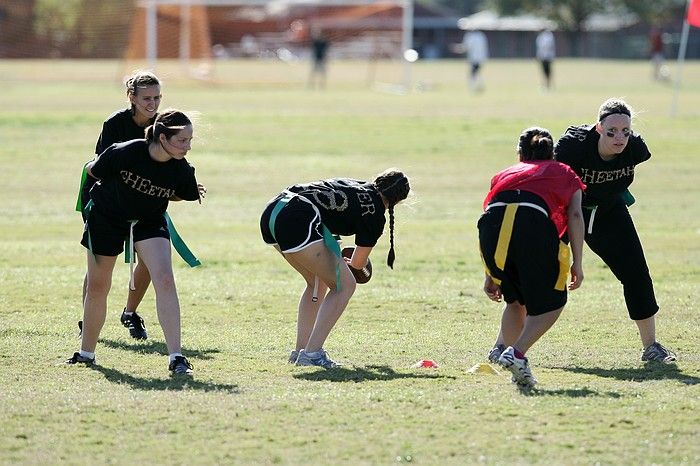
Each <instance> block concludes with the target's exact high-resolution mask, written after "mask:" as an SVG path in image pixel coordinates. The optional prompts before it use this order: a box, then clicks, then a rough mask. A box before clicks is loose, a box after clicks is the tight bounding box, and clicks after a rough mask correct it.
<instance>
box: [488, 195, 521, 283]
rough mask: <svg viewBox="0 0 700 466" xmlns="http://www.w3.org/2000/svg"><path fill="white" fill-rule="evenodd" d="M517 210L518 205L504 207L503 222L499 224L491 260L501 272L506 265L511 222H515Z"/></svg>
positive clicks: (511, 227)
mask: <svg viewBox="0 0 700 466" xmlns="http://www.w3.org/2000/svg"><path fill="white" fill-rule="evenodd" d="M517 210H518V204H508V205H507V206H506V211H505V213H504V214H503V222H501V230H500V231H499V232H498V243H496V253H495V254H494V257H493V259H494V260H495V261H496V267H498V268H499V269H501V270H504V267H505V265H506V256H507V255H508V246H509V245H510V237H511V236H512V235H513V222H514V221H515V212H516V211H517Z"/></svg>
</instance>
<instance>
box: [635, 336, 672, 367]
mask: <svg viewBox="0 0 700 466" xmlns="http://www.w3.org/2000/svg"><path fill="white" fill-rule="evenodd" d="M675 360H676V355H675V354H674V353H672V352H671V351H669V350H667V349H666V348H664V346H663V345H662V344H661V343H659V342H658V341H655V342H654V343H652V344H651V345H649V346H647V347H646V348H645V349H644V351H643V352H642V361H656V362H666V363H668V362H675Z"/></svg>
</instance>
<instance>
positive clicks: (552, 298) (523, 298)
mask: <svg viewBox="0 0 700 466" xmlns="http://www.w3.org/2000/svg"><path fill="white" fill-rule="evenodd" d="M497 202H506V203H522V202H525V203H530V204H535V205H537V206H539V207H541V208H542V209H544V210H545V211H546V210H547V206H546V204H545V202H544V201H543V200H542V199H541V198H540V197H539V196H536V195H534V194H532V193H528V192H525V191H520V192H516V191H508V192H506V193H500V194H499V195H498V196H496V197H495V198H494V200H493V201H492V203H491V204H494V203H497ZM505 211H506V207H505V206H493V207H490V208H489V209H488V210H487V211H486V212H484V213H483V214H482V216H481V218H480V219H479V223H478V228H479V245H480V247H481V254H482V257H483V259H484V264H485V265H486V267H487V269H488V273H489V275H491V276H492V277H493V278H495V279H497V280H500V281H501V291H502V293H503V298H504V299H505V301H506V302H507V303H512V302H514V301H518V302H519V303H520V304H523V305H525V306H526V307H527V313H528V315H541V314H545V313H547V312H551V311H554V310H556V309H559V308H560V307H563V306H564V305H565V304H566V299H567V294H566V281H567V273H568V270H569V249H568V247H567V246H566V245H564V243H562V242H561V241H559V237H558V235H557V229H556V227H555V226H554V223H553V222H552V221H551V220H550V219H549V216H548V215H547V214H545V213H544V212H542V211H541V210H538V209H537V208H533V207H527V206H524V205H519V206H518V208H517V211H516V213H515V219H514V221H513V229H512V233H511V237H510V242H509V244H508V248H507V252H506V255H505V265H504V267H503V269H500V268H499V267H498V265H496V257H495V256H496V249H497V246H498V240H499V235H500V232H501V226H502V225H503V220H504V214H505Z"/></svg>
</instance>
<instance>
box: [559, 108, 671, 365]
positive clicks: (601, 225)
mask: <svg viewBox="0 0 700 466" xmlns="http://www.w3.org/2000/svg"><path fill="white" fill-rule="evenodd" d="M633 115H634V112H633V110H632V108H631V107H630V106H629V105H628V104H627V103H626V102H625V101H624V100H621V99H614V98H613V99H608V100H606V101H605V102H603V104H602V105H601V106H600V109H599V111H598V121H597V123H596V124H594V125H581V126H570V127H569V128H567V130H566V132H565V133H564V135H563V136H562V137H561V139H559V142H558V143H557V146H556V148H555V149H554V152H555V156H556V159H557V160H558V161H560V162H562V163H565V164H567V165H569V166H570V167H571V168H573V169H574V171H575V172H576V174H578V176H580V177H581V180H582V181H583V182H584V183H585V184H586V186H587V188H586V192H585V195H584V198H583V208H584V209H583V212H584V218H585V223H586V237H585V239H586V244H588V246H589V247H590V248H591V250H592V251H593V252H595V253H596V254H597V255H598V256H599V257H600V258H601V259H602V260H603V261H604V262H605V264H606V265H607V266H608V267H610V270H611V271H612V273H613V274H614V275H615V277H617V279H618V280H619V281H620V282H621V283H622V287H623V293H624V296H625V303H626V304H627V312H628V313H629V316H630V318H631V319H632V320H634V321H635V323H636V324H637V327H638V328H639V336H640V338H641V340H642V345H643V348H644V349H643V351H642V361H659V362H664V363H668V362H673V361H675V360H676V357H675V355H674V354H673V353H672V352H670V351H669V350H668V349H666V348H665V347H664V346H662V345H661V344H660V343H659V342H657V341H656V321H655V316H656V313H657V311H658V310H659V306H658V304H657V303H656V297H655V296H654V286H653V283H652V280H651V276H650V274H649V268H648V266H647V263H646V259H645V258H644V251H643V249H642V243H641V241H640V240H639V236H638V235H637V230H636V229H635V227H634V223H633V222H632V217H631V216H630V214H629V211H628V209H627V208H628V206H630V205H632V203H634V198H633V197H632V195H631V194H630V192H629V191H628V190H627V188H628V187H629V186H630V184H632V181H633V180H634V172H635V167H636V166H637V165H638V164H640V163H642V162H645V161H647V160H649V158H650V157H651V153H650V152H649V148H648V147H647V145H646V143H645V142H644V139H642V137H641V136H640V135H638V134H635V133H634V132H633V131H632V117H633Z"/></svg>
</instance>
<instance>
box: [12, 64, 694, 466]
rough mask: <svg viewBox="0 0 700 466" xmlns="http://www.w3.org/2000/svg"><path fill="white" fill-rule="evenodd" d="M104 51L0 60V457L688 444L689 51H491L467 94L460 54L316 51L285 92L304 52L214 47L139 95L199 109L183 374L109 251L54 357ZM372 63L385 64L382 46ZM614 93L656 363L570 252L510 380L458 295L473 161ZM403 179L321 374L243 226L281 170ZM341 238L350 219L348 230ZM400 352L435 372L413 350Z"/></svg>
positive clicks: (389, 456)
mask: <svg viewBox="0 0 700 466" xmlns="http://www.w3.org/2000/svg"><path fill="white" fill-rule="evenodd" d="M124 68H125V65H124V64H122V63H117V62H67V61H66V62H64V61H55V62H54V61H51V62H47V61H0V83H1V84H2V85H3V105H2V108H0V135H1V136H2V146H3V147H2V150H1V151H0V162H1V164H2V165H1V166H2V172H0V181H1V182H2V186H3V191H2V192H3V197H4V200H5V202H4V203H3V204H2V205H0V243H1V244H2V254H0V364H2V366H1V367H2V370H0V380H1V381H0V464H42V463H43V464H54V463H68V464H95V463H98V464H100V463H101V464H105V463H109V464H115V463H116V464H135V463H138V462H141V463H146V464H252V463H255V464H260V463H263V464H272V463H274V464H277V463H279V464H330V463H333V464H353V465H354V464H392V463H405V462H407V461H409V457H410V460H411V461H412V462H414V463H416V464H474V463H484V464H530V463H532V464H595V463H599V464H694V463H698V462H700V443H698V441H697V439H698V435H699V434H700V424H699V423H698V415H697V413H698V412H699V410H700V384H699V383H698V382H700V357H699V356H698V354H700V336H699V335H700V324H699V322H700V321H699V320H698V318H697V304H696V301H695V300H696V299H697V295H698V292H699V291H700V290H699V287H698V284H699V283H700V266H699V265H698V263H700V249H699V248H698V247H697V244H698V237H699V236H700V207H698V203H697V202H698V199H700V196H699V195H700V188H699V187H698V180H699V179H700V178H699V177H698V159H697V141H698V123H699V122H700V90H698V88H697V86H696V85H695V84H696V83H697V82H700V65H699V64H696V63H688V64H686V66H685V68H684V70H683V73H684V83H685V84H684V86H683V89H682V91H681V94H680V99H679V106H678V115H677V116H676V118H669V111H670V107H671V99H672V95H673V89H672V87H671V86H670V85H662V84H658V83H654V82H652V81H651V79H650V74H651V70H650V69H649V65H648V63H643V62H614V61H565V60H561V61H558V62H557V63H556V64H555V76H556V82H557V89H556V91H555V92H552V93H547V94H543V93H540V92H539V91H538V79H539V75H538V73H539V70H538V68H537V65H536V64H535V63H534V62H531V61H491V62H489V63H488V64H487V65H486V67H485V69H484V73H485V79H486V83H487V90H486V92H485V93H483V94H480V95H471V94H469V93H467V92H466V85H465V80H464V75H465V72H466V66H465V64H464V63H462V62H461V61H446V62H424V63H418V64H417V65H416V66H415V67H414V68H413V70H412V78H413V80H414V82H416V83H417V82H421V85H422V87H423V88H429V90H428V91H425V92H411V93H409V94H408V95H396V94H391V93H384V92H380V91H376V90H372V89H369V88H367V87H366V86H365V79H366V76H367V73H368V70H367V65H366V64H365V63H361V62H355V63H353V62H348V63H338V62H334V63H331V64H330V76H329V88H328V89H327V90H326V91H325V92H311V91H307V90H306V89H305V88H304V81H305V78H306V73H307V71H308V69H307V64H306V63H295V64H289V65H283V64H278V63H273V62H260V63H255V62H231V63H227V64H217V66H216V68H215V69H214V71H213V73H212V75H211V79H212V81H211V82H208V83H207V82H203V81H197V80H191V79H185V78H182V77H181V76H180V75H179V71H178V67H177V64H176V63H173V64H167V63H166V64H164V65H163V67H162V68H160V69H159V70H158V71H159V73H160V74H161V75H162V76H164V77H165V84H164V89H163V90H164V106H174V107H178V108H183V109H185V110H197V111H200V112H201V115H200V116H199V119H198V120H199V121H198V125H197V127H196V130H195V132H196V134H195V136H196V138H197V139H196V142H195V147H194V149H193V151H192V153H191V156H190V157H189V160H190V161H191V162H192V163H193V164H194V165H195V166H196V167H197V174H198V177H199V179H200V180H201V181H202V182H203V183H205V184H206V185H207V187H208V189H209V196H208V198H207V200H206V201H205V202H204V204H203V205H202V206H199V205H197V204H192V203H178V204H176V205H173V206H172V207H171V209H170V210H171V215H172V217H173V219H174V221H175V223H176V225H177V226H178V229H179V230H180V232H181V234H182V235H183V237H184V238H185V239H186V240H187V242H188V244H189V245H190V246H191V248H192V249H193V250H194V251H195V252H196V253H197V255H198V256H199V257H200V259H201V260H202V262H203V266H202V267H199V268H196V269H189V268H187V267H186V266H185V264H184V263H183V262H181V261H179V259H176V261H175V265H176V278H177V281H178V289H179V295H180V300H181V304H182V319H183V345H184V352H185V354H186V355H187V356H189V357H190V358H191V360H192V362H193V363H194V365H195V370H196V376H195V377H194V379H193V380H190V381H182V380H173V379H170V378H169V377H168V373H167V370H166V365H167V358H166V356H165V354H166V349H165V345H164V341H163V335H162V332H161V330H160V328H159V326H158V324H157V318H156V315H155V309H154V298H153V292H152V291H149V294H148V295H147V297H146V300H145V301H144V303H143V305H142V307H141V309H142V314H143V315H144V317H145V319H146V323H147V325H148V330H149V333H150V339H149V340H148V341H147V342H146V343H135V342H134V341H133V340H130V339H129V338H128V335H127V332H126V330H125V329H124V328H122V327H121V326H120V325H119V322H118V316H119V311H120V309H121V308H122V307H123V305H124V301H125V297H126V284H127V275H128V267H126V266H125V265H123V264H119V265H118V266H117V268H116V269H115V274H114V283H113V288H112V293H111V295H110V300H109V311H108V320H107V323H106V325H105V327H104V329H103V331H102V335H101V339H100V342H99V344H98V348H97V354H98V362H99V364H100V365H99V366H97V367H95V368H93V369H87V368H81V367H66V366H63V365H61V364H60V362H61V361H62V360H63V359H65V358H67V357H68V356H69V355H70V354H71V353H72V352H73V351H75V350H76V349H77V348H78V345H79V340H78V339H77V338H76V334H77V332H76V330H77V328H76V325H75V324H76V321H77V320H78V319H79V318H80V316H81V308H80V287H81V283H82V277H83V274H84V269H85V252H84V250H83V248H82V247H81V246H80V245H79V244H78V241H79V238H80V233H81V224H80V219H79V215H78V214H77V213H76V212H73V210H72V208H73V206H74V202H75V195H76V191H77V184H78V175H79V172H80V168H81V166H82V164H83V163H84V162H85V161H87V160H88V159H89V158H90V157H91V154H92V152H93V150H94V145H95V140H96V138H97V135H98V133H99V130H100V125H101V122H102V121H103V120H104V118H105V117H106V116H107V115H108V114H109V113H111V112H112V111H114V110H115V109H117V108H120V107H121V106H122V105H124V103H125V97H124V95H123V91H122V87H121V85H120V83H119V80H118V78H117V77H118V76H120V75H121V74H123V73H124V72H125V71H126V70H125V69H124ZM376 75H377V78H378V79H379V80H382V81H385V82H387V83H392V82H393V83H395V82H398V80H399V79H400V78H401V68H400V66H399V65H398V64H396V63H393V64H392V63H380V64H379V65H378V68H377V71H376ZM610 96H621V97H624V98H626V99H627V100H628V101H629V102H630V103H631V104H632V105H633V106H634V107H635V108H636V109H637V110H638V111H640V115H639V117H638V119H637V122H636V128H637V129H638V130H639V131H640V132H641V133H642V134H643V135H644V136H645V138H646V140H647V142H648V144H649V146H650V148H651V150H652V153H653V157H652V159H651V161H649V162H647V163H645V164H643V165H641V166H640V167H639V168H638V170H637V179H636V181H635V183H634V185H633V189H632V191H633V193H634V195H635V197H636V198H637V204H636V205H635V206H634V207H632V214H633V216H634V219H635V222H636V224H637V226H638V229H639V231H640V233H641V237H642V241H643V243H644V245H645V252H646V256H647V259H648V262H649V265H650V268H651V271H652V276H653V277H654V283H655V287H656V291H657V298H658V300H659V302H660V304H661V313H660V314H659V319H658V333H659V338H660V339H661V340H662V341H663V342H664V343H665V344H667V345H668V346H670V347H671V348H673V349H675V350H676V351H677V352H678V353H679V362H678V364H677V366H668V367H651V368H648V367H645V366H644V365H643V364H642V363H641V362H640V361H639V354H640V343H639V339H638V336H637V333H636V327H635V326H634V324H633V323H632V322H630V321H629V319H628V317H627V313H626V310H625V307H624V301H623V298H622V292H621V287H620V285H619V283H617V282H616V280H615V279H614V278H613V276H612V275H611V273H610V271H609V270H608V269H607V268H606V267H605V266H604V264H602V262H601V261H600V260H599V259H598V258H597V257H595V256H594V255H593V254H591V253H590V251H588V250H586V253H587V254H586V257H585V259H584V260H585V263H584V264H585V272H586V280H585V282H584V285H583V288H582V289H581V290H579V291H577V292H575V293H572V294H571V296H570V300H569V305H568V306H567V309H566V310H565V311H564V313H563V314H562V317H561V318H560V320H559V322H558V323H557V324H556V325H555V327H554V328H553V329H552V330H551V331H550V332H549V333H548V334H547V335H545V337H544V338H543V339H542V340H541V341H540V342H538V344H537V345H535V347H534V348H533V349H532V350H531V352H530V353H529V355H530V358H531V361H532V364H533V369H534V371H535V373H536V375H537V376H538V379H539V380H540V386H539V387H540V388H538V389H537V390H535V391H533V392H531V393H529V394H525V393H520V392H518V391H517V390H516V389H515V388H514V387H513V386H512V385H511V384H510V382H509V377H507V376H506V375H505V373H503V371H501V374H500V375H499V376H495V375H486V374H469V373H467V372H466V369H468V368H470V367H471V366H473V365H475V364H477V363H481V362H483V361H484V356H485V353H486V351H487V350H488V349H489V348H490V345H491V344H492V343H493V340H494V337H495V334H496V332H497V329H498V324H499V318H500V312H499V311H500V309H499V306H498V305H495V304H494V303H492V302H490V301H488V300H487V299H486V297H485V296H484V295H483V293H482V292H481V286H482V276H483V274H482V271H481V264H480V261H479V257H478V252H477V241H476V226H475V223H476V219H477V217H478V215H479V212H480V208H481V202H482V199H483V197H484V195H485V193H486V190H487V187H488V184H489V180H490V177H491V176H492V175H493V174H494V173H495V172H496V171H497V170H499V169H501V168H503V167H505V166H507V165H509V164H511V163H513V162H514V161H515V153H514V152H515V151H514V147H515V143H516V141H517V137H518V135H519V133H520V131H521V130H522V129H523V128H525V127H527V126H530V125H534V124H537V125H542V126H545V127H548V128H549V129H550V130H551V131H552V132H553V133H554V134H555V135H559V134H561V133H562V132H563V131H564V129H565V128H566V127H567V126H568V125H569V124H574V123H584V122H590V121H592V120H593V119H594V117H595V114H596V110H597V107H598V105H599V104H600V103H601V102H602V101H603V100H604V99H605V98H607V97H610ZM389 166H398V167H400V168H402V169H403V170H404V171H406V172H407V173H408V174H409V175H410V176H411V177H412V180H413V182H412V185H413V187H414V191H415V196H414V197H413V198H412V200H411V202H410V203H409V204H410V205H407V206H401V207H399V208H398V209H397V214H396V215H397V231H396V247H397V262H396V267H395V270H393V271H391V270H389V269H388V268H387V267H386V266H385V265H384V261H385V257H386V251H387V249H388V244H387V243H388V239H387V238H384V237H383V238H382V239H381V240H380V243H379V245H378V247H377V248H376V251H375V253H374V254H373V256H372V258H373V260H374V264H375V276H374V278H373V279H372V281H371V282H370V283H369V284H368V285H365V286H361V287H358V290H357V292H356V294H355V296H354V298H353V299H352V301H351V302H350V305H349V307H348V309H347V311H346V313H345V314H344V316H343V317H342V319H341V321H340V322H339V324H338V325H337V327H336V329H335V330H334V332H333V333H332V334H331V337H330V338H329V340H328V342H327V345H326V347H327V349H328V350H329V351H330V353H331V355H332V356H333V357H336V358H337V359H339V360H341V361H344V362H347V363H348V365H347V366H346V367H344V368H342V369H338V370H334V371H329V372H325V371H322V370H316V369H307V368H296V367H293V366H289V365H287V364H286V357H287V354H288V351H289V350H290V349H291V348H292V345H293V342H294V329H295V313H296V312H295V308H296V302H297V299H298V293H299V292H300V291H301V288H302V281H301V279H300V277H298V276H297V275H296V274H295V272H293V271H292V270H291V268H290V267H288V266H286V265H285V263H284V262H283V261H282V260H281V259H280V257H279V256H278V255H277V254H276V253H274V252H273V251H272V250H271V249H270V248H269V247H266V246H265V245H264V244H263V243H262V241H261V239H260V237H259V236H260V235H259V231H258V218H259V214H260V212H261V210H262V208H263V206H264V205H265V203H266V201H267V200H268V199H269V198H271V197H272V196H273V195H275V194H276V193H277V192H279V191H280V189H281V188H283V187H284V186H285V185H287V184H290V183H294V182H299V181H310V180H314V179H319V178H325V177H332V176H353V177H359V178H370V177H372V176H373V175H374V174H376V173H377V172H379V171H381V170H383V169H384V168H387V167H389ZM349 242H351V239H350V240H349ZM424 358H430V359H434V360H436V361H437V362H438V363H439V364H440V366H441V367H440V368H439V369H437V370H424V369H413V368H411V365H412V364H413V363H414V362H415V361H417V360H419V359H424Z"/></svg>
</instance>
